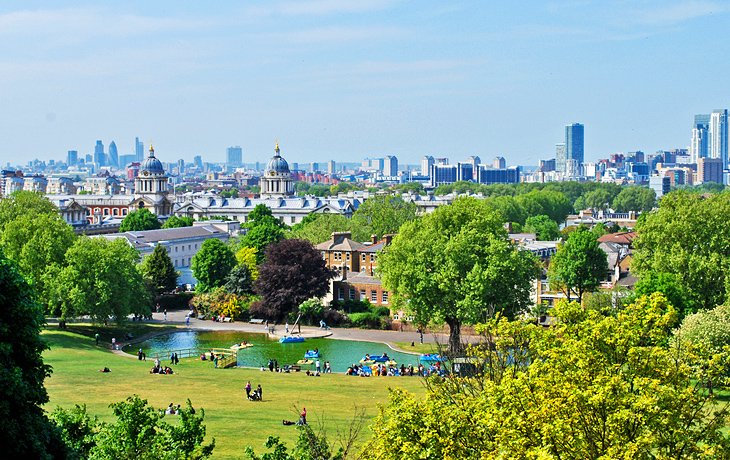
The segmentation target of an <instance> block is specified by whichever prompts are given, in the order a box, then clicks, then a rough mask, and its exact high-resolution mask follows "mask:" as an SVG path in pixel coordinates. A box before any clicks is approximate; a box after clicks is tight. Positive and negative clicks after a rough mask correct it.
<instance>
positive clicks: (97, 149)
mask: <svg viewBox="0 0 730 460" xmlns="http://www.w3.org/2000/svg"><path fill="white" fill-rule="evenodd" d="M94 163H96V165H97V166H104V165H105V164H106V162H105V161H104V143H103V142H101V141H96V145H95V146H94Z"/></svg>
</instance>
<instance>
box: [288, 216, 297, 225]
mask: <svg viewBox="0 0 730 460" xmlns="http://www.w3.org/2000/svg"><path fill="white" fill-rule="evenodd" d="M289 221H290V222H291V223H292V224H293V223H294V222H295V221H296V218H295V217H294V216H291V217H290V218H289Z"/></svg>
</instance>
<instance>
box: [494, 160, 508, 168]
mask: <svg viewBox="0 0 730 460" xmlns="http://www.w3.org/2000/svg"><path fill="white" fill-rule="evenodd" d="M492 167H493V168H494V169H504V168H506V167H507V161H506V160H505V159H504V157H495V158H494V161H493V162H492Z"/></svg>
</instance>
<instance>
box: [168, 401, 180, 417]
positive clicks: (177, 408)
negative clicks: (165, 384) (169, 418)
mask: <svg viewBox="0 0 730 460" xmlns="http://www.w3.org/2000/svg"><path fill="white" fill-rule="evenodd" d="M179 413H180V404H178V405H177V406H175V405H173V404H172V403H170V405H169V406H167V409H165V415H178V414H179Z"/></svg>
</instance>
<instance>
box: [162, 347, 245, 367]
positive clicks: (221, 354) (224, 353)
mask: <svg viewBox="0 0 730 460" xmlns="http://www.w3.org/2000/svg"><path fill="white" fill-rule="evenodd" d="M211 351H212V352H213V353H215V355H216V356H217V357H218V368H221V369H224V368H227V367H233V366H235V365H236V364H237V363H238V356H237V352H236V351H235V350H231V349H230V348H208V349H203V348H179V349H176V350H165V351H159V352H157V353H151V354H150V356H149V357H150V358H152V359H159V360H164V359H170V355H171V354H173V353H177V357H178V358H197V357H199V356H200V355H202V354H204V353H205V354H206V356H207V355H208V354H209V353H210V352H211Z"/></svg>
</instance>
